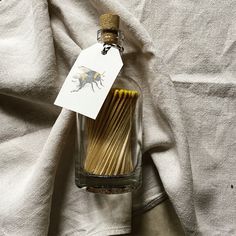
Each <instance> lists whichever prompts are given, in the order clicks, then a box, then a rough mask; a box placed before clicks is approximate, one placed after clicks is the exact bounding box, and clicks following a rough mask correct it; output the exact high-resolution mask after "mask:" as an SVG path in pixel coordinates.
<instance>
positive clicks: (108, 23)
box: [99, 13, 120, 30]
mask: <svg viewBox="0 0 236 236" xmlns="http://www.w3.org/2000/svg"><path fill="white" fill-rule="evenodd" d="M119 21H120V17H119V16H118V15H115V14H112V13H106V14H103V15H101V16H100V19H99V23H100V26H101V29H103V30H119Z"/></svg>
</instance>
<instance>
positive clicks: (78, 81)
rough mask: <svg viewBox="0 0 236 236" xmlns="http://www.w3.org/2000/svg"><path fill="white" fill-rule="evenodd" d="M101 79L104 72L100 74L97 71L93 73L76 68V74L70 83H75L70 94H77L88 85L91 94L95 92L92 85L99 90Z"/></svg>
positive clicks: (84, 68) (82, 67)
mask: <svg viewBox="0 0 236 236" xmlns="http://www.w3.org/2000/svg"><path fill="white" fill-rule="evenodd" d="M103 77H104V72H103V73H102V74H100V73H98V72H97V71H93V70H90V69H88V68H86V67H84V66H80V67H79V68H78V73H77V74H76V75H74V76H73V79H72V82H73V83H75V89H73V90H72V91H71V92H78V91H79V90H80V89H82V88H83V87H84V86H85V85H86V84H90V85H91V89H92V90H93V92H95V90H94V85H96V87H97V88H99V89H101V87H99V85H100V86H103V84H102V81H103V79H102V78H103Z"/></svg>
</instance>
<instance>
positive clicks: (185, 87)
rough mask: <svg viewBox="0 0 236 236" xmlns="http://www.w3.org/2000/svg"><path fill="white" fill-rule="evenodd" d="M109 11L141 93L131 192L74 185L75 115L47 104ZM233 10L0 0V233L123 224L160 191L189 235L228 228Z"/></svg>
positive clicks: (101, 0)
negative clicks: (137, 162)
mask: <svg viewBox="0 0 236 236" xmlns="http://www.w3.org/2000/svg"><path fill="white" fill-rule="evenodd" d="M111 11H112V12H115V13H117V14H119V15H120V16H121V19H122V20H121V29H122V30H123V31H124V34H125V36H126V41H125V45H124V46H125V49H126V51H125V54H124V57H123V58H124V63H125V65H126V66H125V67H124V70H123V73H124V74H127V75H129V76H131V77H134V79H135V80H136V81H137V82H138V83H139V84H140V86H141V87H142V90H143V93H144V117H143V118H144V156H143V159H144V167H143V168H144V175H143V187H142V189H140V190H138V191H137V192H135V193H133V194H132V195H131V194H123V195H117V196H115V195H114V196H105V195H94V194H91V193H87V192H85V191H84V190H80V189H78V188H76V186H75V185H74V173H73V169H74V166H73V140H74V136H73V135H74V133H73V131H74V127H73V126H74V114H73V113H72V112H69V111H66V110H63V111H62V112H60V109H59V108H58V107H55V106H54V105H53V101H54V99H55V96H56V94H57V93H58V90H59V88H60V86H61V84H62V83H63V81H64V79H65V77H66V75H67V73H68V71H69V69H70V67H71V65H72V64H73V62H74V61H75V59H76V57H77V56H78V54H79V53H80V51H81V50H82V49H83V48H86V47H88V46H90V45H91V44H93V43H95V42H96V30H97V29H98V17H99V15H100V14H102V13H104V12H111ZM235 12H236V4H235V1H233V0H230V1H203V0H201V1H197V2H196V1H181V0H179V1H173V0H167V1H161V0H158V1H154V0H153V1H151V0H150V1H148V0H146V1H145V0H139V1H137V0H131V1H124V0H121V1H111V0H107V1H105V0H90V1H86V0H67V1H66V2H65V1H62V0H52V1H46V0H37V1H36V0H31V1H30V0H20V1H19V0H18V1H16V0H11V1H7V0H2V1H0V55H1V57H0V120H1V126H0V193H1V194H0V234H1V235H14V236H15V235H19V236H21V235H24V236H25V235H26V236H27V235H39V236H42V235H52V236H53V235H89V236H92V235H102V236H104V235H118V234H125V233H126V234H127V233H130V232H131V228H132V224H131V221H132V212H133V220H134V219H135V217H134V215H139V214H140V213H141V212H144V211H147V210H150V209H151V208H153V207H154V206H156V205H157V204H158V203H160V202H162V201H163V200H164V199H165V198H166V196H167V195H168V196H169V199H170V201H171V202H172V204H173V207H174V209H175V211H176V214H177V215H178V218H179V220H180V222H181V225H182V227H183V229H184V231H185V233H186V235H235V234H236V223H235V219H236V209H235V200H236V199H235V180H236V176H235V173H236V171H235V166H236V165H235V164H236V163H235V158H234V156H235V152H236V150H235V145H234V143H235V138H236V137H235V135H236V132H235V130H234V129H235V107H236V106H235V102H236V100H235V55H236V54H235V53H236V52H235V50H236V49H235V45H236V44H235V39H236V32H235V30H236V27H235V22H236V19H235V17H236V14H235ZM162 61H163V62H162ZM164 64H165V66H164ZM78 102H79V101H78ZM164 190H165V191H164ZM156 209H157V208H156ZM151 212H152V211H150V212H147V213H145V214H146V215H147V214H149V213H150V214H151ZM157 220H158V219H157ZM133 230H135V229H133ZM140 230H141V229H140ZM147 232H149V231H147ZM159 233H160V232H159Z"/></svg>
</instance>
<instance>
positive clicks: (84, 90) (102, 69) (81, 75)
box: [54, 43, 123, 119]
mask: <svg viewBox="0 0 236 236" xmlns="http://www.w3.org/2000/svg"><path fill="white" fill-rule="evenodd" d="M102 50H103V44H101V43H96V44H94V45H92V46H91V47H89V48H87V49H85V50H83V51H81V53H80V55H79V56H78V58H77V59H76V61H75V63H74V65H73V67H72V68H71V70H70V72H69V74H68V76H67V77H66V80H65V82H64V84H63V86H62V88H61V90H60V92H59V94H58V96H57V98H56V100H55V102H54V104H55V105H57V106H60V107H65V108H67V109H69V110H72V111H75V112H78V113H80V114H82V115H85V116H87V117H90V118H92V119H96V117H97V115H98V113H99V110H100V109H101V107H102V104H103V102H104V101H105V99H106V96H107V95H108V93H109V91H110V89H111V86H112V84H113V83H114V81H115V79H116V77H117V75H118V73H119V71H120V69H121V67H122V66H123V62H122V60H121V57H120V52H119V50H118V49H116V48H114V47H111V48H110V49H109V50H108V52H107V54H105V55H103V54H102V53H101V51H102Z"/></svg>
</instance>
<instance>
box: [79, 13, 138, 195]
mask: <svg viewBox="0 0 236 236" xmlns="http://www.w3.org/2000/svg"><path fill="white" fill-rule="evenodd" d="M100 25H101V29H100V30H98V34H97V39H98V42H99V43H103V44H104V50H103V53H107V50H109V47H111V46H114V47H117V48H118V49H120V52H122V42H123V38H124V37H123V34H122V32H121V31H120V30H119V16H117V15H113V14H104V15H102V16H101V17H100ZM76 127H77V130H76V132H77V134H76V144H75V182H76V185H77V186H78V187H80V188H86V189H87V190H88V191H90V192H95V193H124V192H129V191H132V190H134V189H137V188H138V187H139V186H140V185H141V162H142V94H141V89H140V88H139V86H138V84H137V83H136V82H135V81H134V80H132V79H131V78H129V77H125V76H121V75H118V77H117V78H116V80H115V82H114V84H113V86H112V88H111V90H110V92H109V94H108V96H107V98H106V100H105V102H104V104H103V106H102V108H101V110H100V112H99V114H98V116H97V118H96V120H93V119H90V118H88V117H85V116H83V115H80V114H78V113H76Z"/></svg>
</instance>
